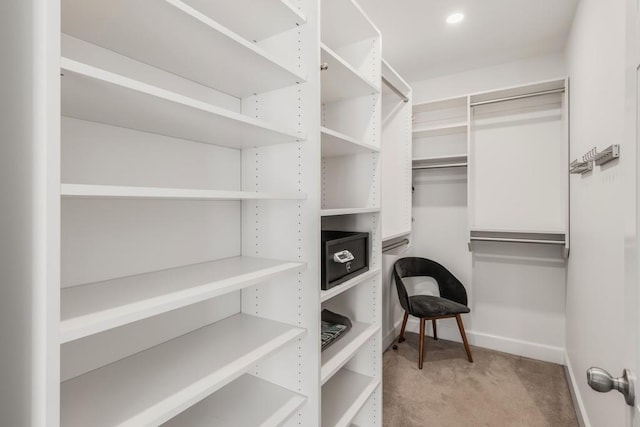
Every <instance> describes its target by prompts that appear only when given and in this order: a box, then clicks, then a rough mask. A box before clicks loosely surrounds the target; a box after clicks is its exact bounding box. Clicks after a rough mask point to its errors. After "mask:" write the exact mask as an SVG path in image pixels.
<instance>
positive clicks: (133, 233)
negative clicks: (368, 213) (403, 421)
mask: <svg viewBox="0 0 640 427" xmlns="http://www.w3.org/2000/svg"><path fill="white" fill-rule="evenodd" d="M55 4H56V5H57V4H58V3H57V2H56V3H55ZM59 6H60V11H61V18H62V19H61V31H62V34H61V35H60V39H61V44H62V46H61V52H59V57H60V63H59V64H60V81H61V92H60V102H59V105H60V106H61V107H60V109H61V115H62V117H61V120H60V121H61V125H62V132H61V134H62V135H61V140H60V151H61V154H62V156H61V157H62V158H61V165H55V167H56V168H60V170H61V176H60V180H59V182H58V183H57V185H56V186H57V188H56V189H55V194H53V195H52V197H54V198H59V200H60V208H61V209H60V210H61V212H60V214H61V221H60V228H59V231H60V242H59V247H60V248H61V250H60V254H59V255H60V259H59V260H57V259H56V260H54V262H59V264H60V271H61V275H60V280H59V282H60V283H59V286H60V293H59V298H57V297H56V298H52V299H51V305H50V306H49V307H48V310H50V312H51V313H52V316H51V317H52V318H57V319H59V325H58V326H59V327H58V328H57V330H56V331H55V332H56V333H55V334H54V336H52V337H50V341H51V342H53V343H55V345H56V347H55V348H56V350H55V354H57V355H58V356H59V359H60V364H59V367H56V369H57V371H56V375H51V378H49V381H51V384H47V389H48V390H51V391H52V392H51V395H50V396H48V397H47V399H48V401H47V406H48V407H49V408H55V409H54V410H52V411H51V416H50V417H49V418H48V419H47V421H46V425H47V426H51V427H58V426H62V427H72V426H83V427H84V426H89V425H90V426H96V427H98V426H105V427H106V426H115V425H120V426H136V427H138V426H159V425H163V424H164V425H167V426H186V425H188V426H195V427H197V426H209V425H216V426H234V427H235V426H258V425H260V426H274V427H275V426H280V425H283V424H285V423H287V422H291V424H292V425H293V424H295V425H304V426H317V425H319V424H320V417H321V414H320V400H321V384H320V378H319V377H320V370H321V356H320V325H319V318H320V316H319V305H320V292H319V282H320V270H319V261H320V252H319V250H320V241H319V233H318V230H320V221H321V216H320V211H321V206H320V198H321V194H320V193H319V192H318V191H317V190H315V188H320V183H319V176H320V169H321V158H320V156H319V153H320V140H321V136H320V135H321V131H320V105H319V99H318V94H319V93H320V76H319V74H318V73H317V72H315V70H317V69H318V68H319V66H320V64H319V62H318V60H319V57H318V55H317V53H318V51H319V49H320V40H319V33H320V31H319V25H320V24H319V19H320V17H319V16H318V13H317V12H316V11H317V10H318V1H317V0H299V1H290V0H261V1H260V2H255V1H253V0H238V1H233V2H210V1H205V0H182V1H181V0H166V1H155V0H140V1H135V2H129V1H125V0H115V1H114V0H61V1H60V3H59ZM334 59H335V58H334ZM337 59H338V62H337V63H335V64H337V65H340V66H342V67H343V68H344V69H345V70H349V69H350V68H353V67H352V66H350V65H349V64H347V63H342V62H340V60H341V59H340V58H339V57H338V58H337ZM332 60H333V59H332ZM332 63H333V62H332ZM55 71H56V73H57V71H58V70H57V69H56V70H55ZM311 71H313V72H311ZM349 72H351V71H347V73H349ZM360 80H362V79H360ZM363 85H364V86H366V82H363ZM327 134H330V137H331V138H334V139H349V138H351V140H350V142H349V144H351V146H352V147H351V148H350V150H352V151H358V150H360V151H363V150H364V151H367V150H371V149H375V147H374V146H375V144H371V145H372V146H371V147H369V146H368V145H367V144H370V143H371V141H370V140H366V139H365V138H358V135H350V136H349V137H347V136H346V135H342V134H339V133H336V132H331V131H327ZM359 140H362V142H358V141H359ZM334 150H336V153H337V152H338V151H339V150H341V148H340V147H339V146H337V145H336V147H334ZM56 161H57V160H56ZM378 208H379V207H378ZM165 423H166V424H165Z"/></svg>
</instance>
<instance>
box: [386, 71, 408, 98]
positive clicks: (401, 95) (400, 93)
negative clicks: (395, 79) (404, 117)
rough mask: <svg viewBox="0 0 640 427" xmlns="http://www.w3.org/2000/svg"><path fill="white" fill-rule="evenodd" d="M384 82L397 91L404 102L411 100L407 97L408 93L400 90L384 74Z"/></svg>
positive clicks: (394, 91)
mask: <svg viewBox="0 0 640 427" xmlns="http://www.w3.org/2000/svg"><path fill="white" fill-rule="evenodd" d="M382 83H384V84H386V85H387V86H388V87H389V89H391V90H392V91H393V93H395V94H396V95H398V96H399V97H400V99H402V101H403V102H409V98H407V97H406V95H405V94H404V93H402V92H401V91H400V89H398V88H397V87H395V86H394V85H393V83H391V82H390V81H389V80H387V79H386V78H385V77H384V76H382Z"/></svg>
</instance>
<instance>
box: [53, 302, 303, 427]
mask: <svg viewBox="0 0 640 427" xmlns="http://www.w3.org/2000/svg"><path fill="white" fill-rule="evenodd" d="M304 334H305V330H304V329H299V328H295V327H292V326H290V325H286V324H283V323H279V322H274V321H271V320H267V319H263V318H258V317H253V316H248V315H245V314H237V315H234V316H231V317H229V318H227V319H224V320H221V321H219V322H216V323H214V324H212V325H209V326H206V327H204V328H200V329H198V330H196V331H194V332H191V333H189V334H187V335H183V336H181V337H179V338H175V339H173V340H170V341H167V342H165V343H163V344H160V345H157V346H155V347H152V348H150V349H148V350H145V351H142V352H140V353H137V354H134V355H133V356H130V357H127V358H125V359H121V360H119V361H117V362H115V363H112V364H109V365H106V366H103V367H102V368H99V369H96V370H94V371H91V372H88V373H86V374H84V375H81V376H79V377H76V378H73V379H71V380H68V381H65V382H63V383H62V384H61V388H60V391H61V425H64V426H65V427H76V426H77V427H85V426H89V425H90V426H92V427H102V426H105V427H106V426H114V425H118V426H122V427H126V426H130V427H133V426H136V427H138V426H157V425H160V424H161V423H163V422H165V421H168V420H169V419H171V418H172V417H174V416H176V415H177V414H179V413H181V412H182V411H184V410H185V409H187V408H189V407H190V406H192V405H194V404H195V403H197V402H199V401H201V400H202V399H204V398H206V397H207V396H209V395H210V394H212V393H214V392H215V391H217V390H219V389H220V388H222V387H224V386H225V385H227V384H229V383H230V382H231V381H233V380H235V379H236V378H238V377H239V376H240V375H242V374H243V373H244V372H245V371H246V370H247V369H249V368H250V367H251V366H252V365H253V364H255V363H257V362H259V361H260V360H262V359H264V358H265V357H267V356H269V355H270V354H272V353H273V352H275V351H276V350H278V349H280V348H282V347H283V346H284V345H286V344H287V343H289V342H291V341H293V340H295V339H297V338H299V337H301V336H303V335H304Z"/></svg>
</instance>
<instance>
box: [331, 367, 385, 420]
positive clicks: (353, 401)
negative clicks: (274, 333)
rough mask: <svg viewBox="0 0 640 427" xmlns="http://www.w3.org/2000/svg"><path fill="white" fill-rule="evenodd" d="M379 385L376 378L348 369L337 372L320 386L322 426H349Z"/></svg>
mask: <svg viewBox="0 0 640 427" xmlns="http://www.w3.org/2000/svg"><path fill="white" fill-rule="evenodd" d="M379 384H380V380H379V379H377V378H372V377H368V376H366V375H362V374H358V373H355V372H353V371H350V370H348V369H341V370H340V371H338V372H337V373H336V374H335V375H334V376H333V377H332V378H331V379H330V380H329V381H328V382H327V383H326V384H325V385H323V386H322V426H323V427H346V426H349V425H350V424H351V421H352V420H353V418H354V417H355V416H356V415H357V414H358V411H359V410H360V409H361V408H362V407H363V406H364V404H365V403H366V402H367V399H369V396H371V394H372V393H373V392H374V391H375V389H376V387H378V385H379Z"/></svg>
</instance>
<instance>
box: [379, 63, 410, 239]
mask: <svg viewBox="0 0 640 427" xmlns="http://www.w3.org/2000/svg"><path fill="white" fill-rule="evenodd" d="M382 77H383V82H382V89H383V90H382V136H381V145H382V194H383V197H382V241H383V242H385V241H391V240H394V239H398V238H400V237H403V236H406V235H407V234H409V233H411V153H412V150H411V145H412V144H411V141H412V139H411V109H412V105H411V100H412V98H411V96H412V94H411V87H410V86H409V85H408V84H407V82H405V81H404V79H402V77H400V75H399V74H398V73H397V72H396V71H395V70H394V69H393V68H392V67H391V66H390V65H389V63H387V62H386V61H384V60H383V61H382Z"/></svg>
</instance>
